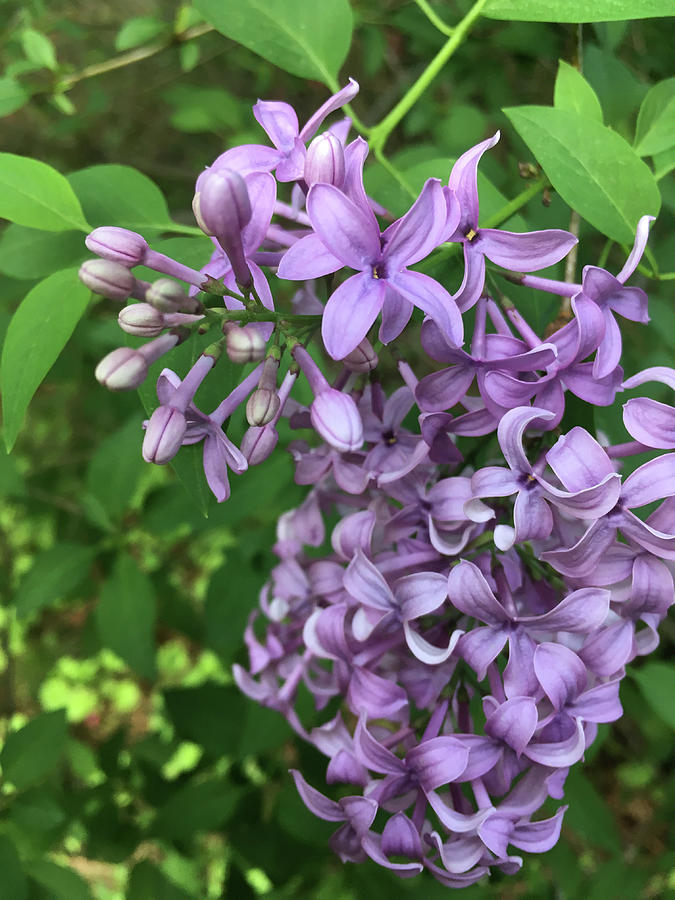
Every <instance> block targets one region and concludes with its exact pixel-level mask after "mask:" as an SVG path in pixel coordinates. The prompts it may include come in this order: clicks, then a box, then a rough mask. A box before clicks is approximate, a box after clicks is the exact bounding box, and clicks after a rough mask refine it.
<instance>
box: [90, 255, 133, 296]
mask: <svg viewBox="0 0 675 900" xmlns="http://www.w3.org/2000/svg"><path fill="white" fill-rule="evenodd" d="M78 274H79V276H80V281H81V282H82V283H83V284H85V285H86V286H87V287H88V288H89V290H90V291H93V292H94V293H95V294H101V295H102V296H103V297H109V298H110V299H111V300H128V299H129V297H131V295H132V294H133V293H134V290H135V288H136V285H137V284H138V282H137V281H136V279H135V278H134V276H133V275H132V274H131V272H130V271H129V269H127V268H126V266H123V265H122V263H118V262H112V261H111V260H109V259H88V260H87V261H86V262H83V263H82V265H81V266H80V271H79V273H78Z"/></svg>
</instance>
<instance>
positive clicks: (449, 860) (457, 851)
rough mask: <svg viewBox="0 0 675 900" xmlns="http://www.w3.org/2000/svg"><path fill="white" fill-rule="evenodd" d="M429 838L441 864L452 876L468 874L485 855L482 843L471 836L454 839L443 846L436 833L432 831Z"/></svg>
mask: <svg viewBox="0 0 675 900" xmlns="http://www.w3.org/2000/svg"><path fill="white" fill-rule="evenodd" d="M429 838H430V839H431V840H433V841H434V842H435V844H436V848H437V849H438V852H439V853H440V856H441V862H442V863H443V865H444V866H445V868H446V869H447V871H448V872H450V873H451V874H452V875H461V874H462V873H464V872H468V871H469V869H471V868H473V866H475V864H476V863H477V862H478V860H479V859H480V858H481V856H483V855H484V853H485V848H484V846H483V842H482V841H480V840H479V839H478V838H477V837H474V836H473V835H471V836H468V837H461V838H455V839H454V840H450V841H448V842H447V843H445V844H444V843H443V842H442V839H441V837H440V835H439V834H438V833H437V832H436V831H432V832H431V834H430V835H429Z"/></svg>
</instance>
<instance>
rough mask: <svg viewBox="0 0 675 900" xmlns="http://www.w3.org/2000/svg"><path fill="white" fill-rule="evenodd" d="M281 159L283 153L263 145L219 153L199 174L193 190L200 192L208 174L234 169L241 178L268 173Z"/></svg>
mask: <svg viewBox="0 0 675 900" xmlns="http://www.w3.org/2000/svg"><path fill="white" fill-rule="evenodd" d="M281 159H283V153H281V152H280V151H279V150H277V149H275V148H274V147H266V146H265V145H264V144H241V145H240V146H239V147H232V148H231V149H230V150H226V151H225V152H224V153H221V154H220V156H218V157H217V158H216V159H215V160H214V162H213V163H212V164H211V166H210V167H209V168H207V169H205V170H204V171H203V172H201V173H200V174H199V177H198V178H197V183H196V185H195V188H196V190H197V191H200V190H201V188H202V185H203V183H204V180H205V178H206V175H207V173H208V172H213V171H215V172H217V171H218V170H219V169H234V171H235V172H238V173H239V174H240V175H241V176H242V178H243V177H244V176H246V175H250V174H251V172H269V171H270V170H271V169H273V168H274V167H275V166H276V165H277V164H278V163H279V161H280V160H281Z"/></svg>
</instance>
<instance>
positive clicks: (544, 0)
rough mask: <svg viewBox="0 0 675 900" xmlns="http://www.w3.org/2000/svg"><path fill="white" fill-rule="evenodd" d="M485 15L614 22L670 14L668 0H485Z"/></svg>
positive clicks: (671, 7)
mask: <svg viewBox="0 0 675 900" xmlns="http://www.w3.org/2000/svg"><path fill="white" fill-rule="evenodd" d="M482 14H483V15H484V16H487V17H488V18H489V19H508V20H514V21H518V22H617V21H624V20H625V19H650V18H654V17H660V16H672V14H673V4H672V2H671V0H594V2H593V3H589V2H588V0H488V4H487V6H486V7H485V9H483V13H482Z"/></svg>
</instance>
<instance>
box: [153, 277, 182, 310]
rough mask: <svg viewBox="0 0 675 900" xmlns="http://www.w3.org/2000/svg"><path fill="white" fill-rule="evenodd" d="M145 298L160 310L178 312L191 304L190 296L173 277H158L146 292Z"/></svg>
mask: <svg viewBox="0 0 675 900" xmlns="http://www.w3.org/2000/svg"><path fill="white" fill-rule="evenodd" d="M145 300H146V302H147V303H150V304H151V305H152V306H154V307H155V309H158V310H159V311H160V312H165V313H172V312H178V310H179V309H184V308H185V307H186V306H189V305H190V303H189V301H188V296H187V294H186V293H185V291H184V290H183V288H182V287H181V285H180V284H178V282H177V281H174V280H173V279H172V278H158V279H157V281H155V282H154V283H153V284H151V285H150V287H149V288H148V290H147V291H146V292H145Z"/></svg>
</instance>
